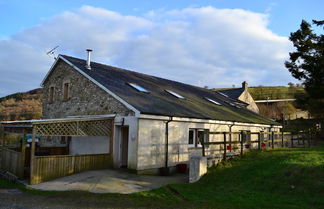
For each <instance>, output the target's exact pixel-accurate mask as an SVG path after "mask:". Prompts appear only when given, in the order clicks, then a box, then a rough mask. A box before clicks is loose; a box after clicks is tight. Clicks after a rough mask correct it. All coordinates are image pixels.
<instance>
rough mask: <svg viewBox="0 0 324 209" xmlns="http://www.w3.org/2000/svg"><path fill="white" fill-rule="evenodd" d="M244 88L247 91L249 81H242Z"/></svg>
mask: <svg viewBox="0 0 324 209" xmlns="http://www.w3.org/2000/svg"><path fill="white" fill-rule="evenodd" d="M242 89H244V91H247V89H248V83H247V82H246V81H243V83H242Z"/></svg>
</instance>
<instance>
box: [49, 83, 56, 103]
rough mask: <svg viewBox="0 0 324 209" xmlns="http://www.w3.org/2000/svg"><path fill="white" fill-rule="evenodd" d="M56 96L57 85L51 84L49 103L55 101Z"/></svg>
mask: <svg viewBox="0 0 324 209" xmlns="http://www.w3.org/2000/svg"><path fill="white" fill-rule="evenodd" d="M54 97H55V86H50V87H49V92H48V103H49V104H51V103H53V102H54Z"/></svg>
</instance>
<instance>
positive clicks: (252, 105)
mask: <svg viewBox="0 0 324 209" xmlns="http://www.w3.org/2000/svg"><path fill="white" fill-rule="evenodd" d="M238 99H239V100H241V101H243V102H245V103H248V104H249V105H248V106H247V109H249V110H251V111H253V112H255V113H259V108H258V106H257V104H256V103H255V101H254V99H253V98H252V96H251V94H250V93H249V92H248V90H245V91H244V92H243V93H242V94H241V95H240V97H239V98H238Z"/></svg>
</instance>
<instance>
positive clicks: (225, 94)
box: [218, 91, 228, 97]
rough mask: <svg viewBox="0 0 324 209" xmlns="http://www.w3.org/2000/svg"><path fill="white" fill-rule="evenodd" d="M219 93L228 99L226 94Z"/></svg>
mask: <svg viewBox="0 0 324 209" xmlns="http://www.w3.org/2000/svg"><path fill="white" fill-rule="evenodd" d="M218 93H219V94H221V95H223V96H224V97H228V96H227V95H226V94H224V93H222V92H219V91H218Z"/></svg>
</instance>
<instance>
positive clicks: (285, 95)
mask: <svg viewBox="0 0 324 209" xmlns="http://www.w3.org/2000/svg"><path fill="white" fill-rule="evenodd" d="M249 92H250V94H251V95H252V97H253V99H254V100H266V99H294V98H296V97H298V96H300V95H303V94H305V90H304V88H303V87H301V86H292V87H286V86H259V87H250V88H249Z"/></svg>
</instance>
